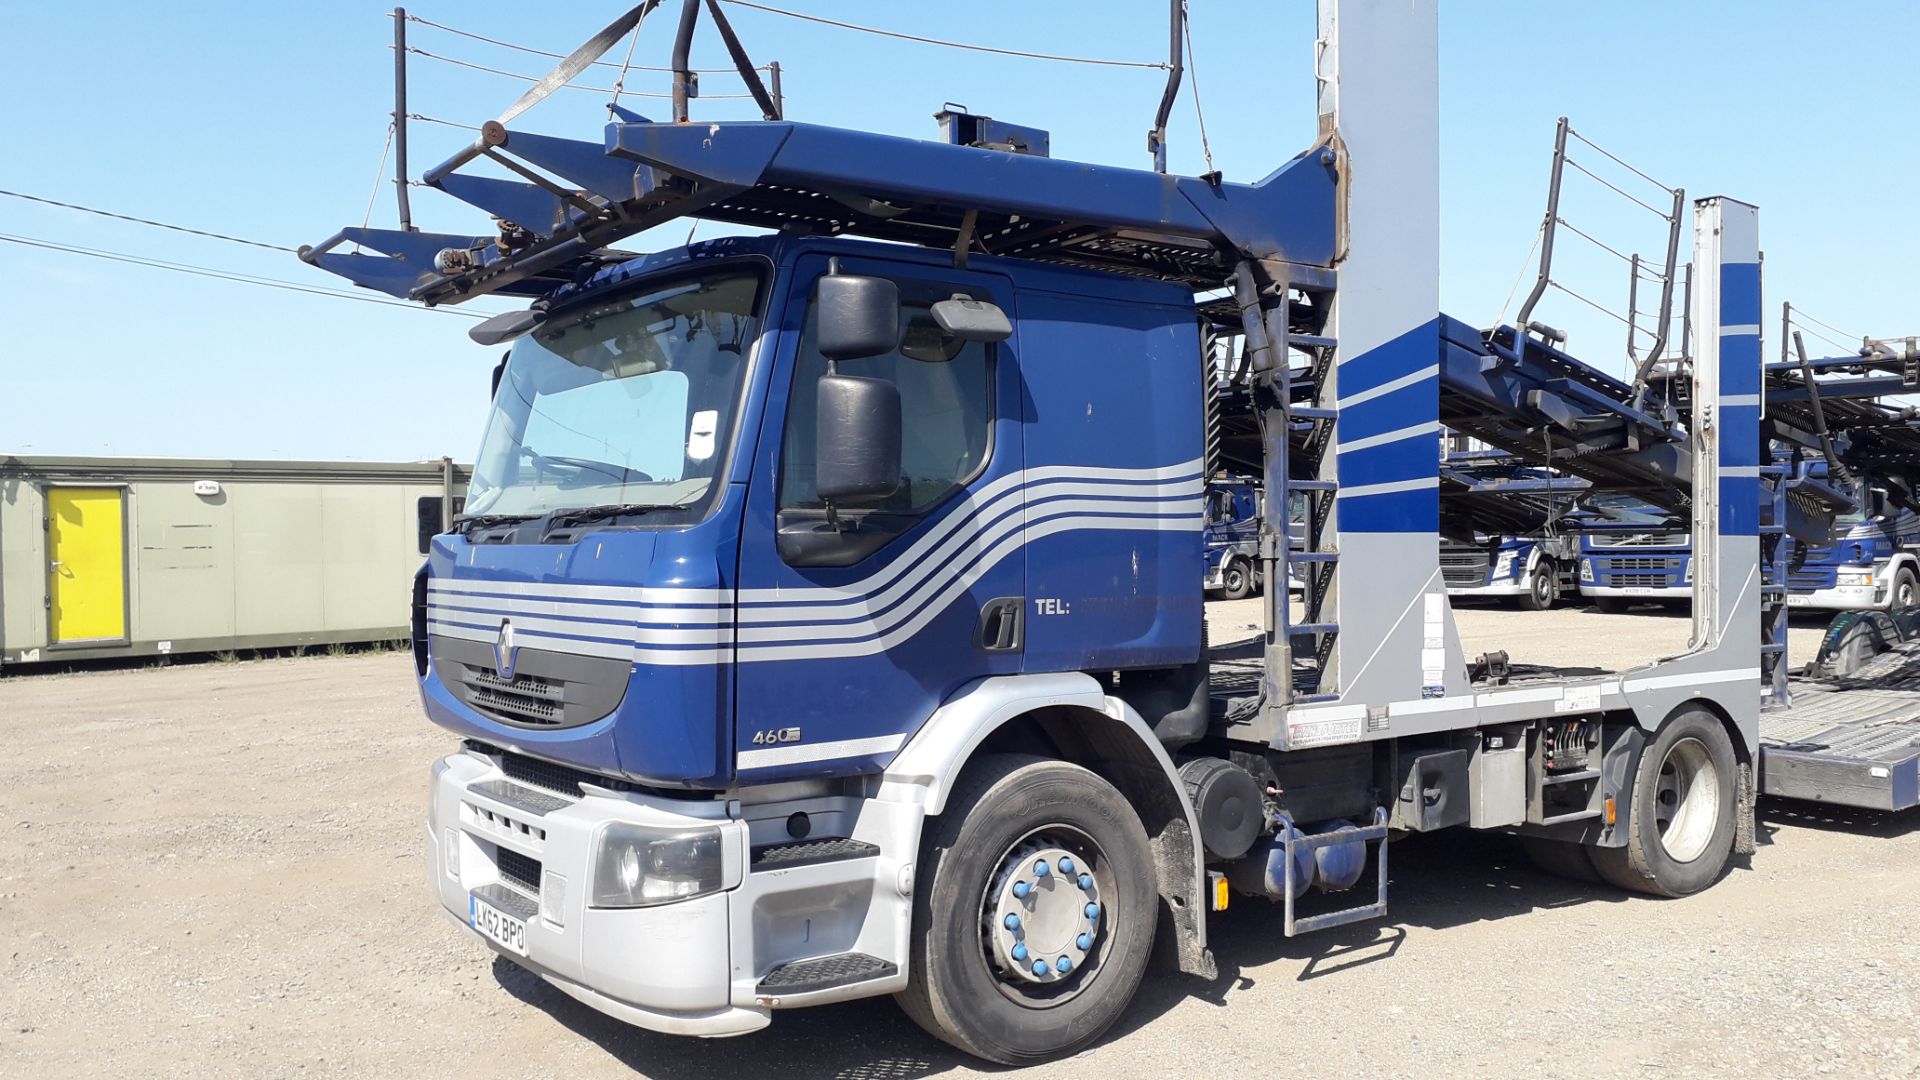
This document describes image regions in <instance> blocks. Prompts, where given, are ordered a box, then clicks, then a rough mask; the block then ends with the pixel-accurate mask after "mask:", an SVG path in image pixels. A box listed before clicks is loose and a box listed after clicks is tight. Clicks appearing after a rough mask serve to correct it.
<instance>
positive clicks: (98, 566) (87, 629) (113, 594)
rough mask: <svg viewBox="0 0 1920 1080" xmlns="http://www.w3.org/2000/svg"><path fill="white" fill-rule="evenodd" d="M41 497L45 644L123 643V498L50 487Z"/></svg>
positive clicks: (109, 492) (115, 491) (112, 491)
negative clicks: (44, 511) (44, 540)
mask: <svg viewBox="0 0 1920 1080" xmlns="http://www.w3.org/2000/svg"><path fill="white" fill-rule="evenodd" d="M46 498H47V637H48V641H49V642H51V643H52V644H55V645H66V644H73V643H76V642H98V643H112V642H118V641H125V640H126V639H127V528H126V493H125V492H124V491H122V490H121V489H120V488H79V487H54V488H48V489H47V494H46Z"/></svg>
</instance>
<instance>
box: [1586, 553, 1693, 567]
mask: <svg viewBox="0 0 1920 1080" xmlns="http://www.w3.org/2000/svg"><path fill="white" fill-rule="evenodd" d="M1602 565H1603V566H1605V568H1606V569H1608V570H1678V569H1679V568H1680V560H1679V559H1678V558H1676V557H1672V556H1667V555H1613V556H1609V557H1608V558H1607V559H1606V560H1605V562H1604V563H1603V564H1602Z"/></svg>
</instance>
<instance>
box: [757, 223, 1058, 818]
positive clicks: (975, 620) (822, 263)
mask: <svg viewBox="0 0 1920 1080" xmlns="http://www.w3.org/2000/svg"><path fill="white" fill-rule="evenodd" d="M839 263H840V270H841V272H844V273H849V274H869V275H873V276H877V277H885V278H889V279H892V280H893V281H894V282H895V283H896V284H897V285H898V286H899V291H900V298H901V307H902V311H901V319H900V323H901V327H902V336H901V343H900V345H899V347H897V348H896V349H895V350H894V351H892V352H890V353H888V354H886V355H883V356H877V357H871V358H867V359H861V360H843V361H840V362H839V363H838V365H837V370H838V372H839V373H840V374H843V375H854V376H862V377H868V378H876V379H884V380H887V381H889V382H891V383H892V384H893V385H894V387H895V388H897V389H898V391H899V394H900V401H901V473H902V479H901V483H900V485H899V487H898V488H897V489H896V490H895V491H894V492H892V493H891V494H888V495H885V496H882V497H878V498H875V499H872V500H868V501H864V502H862V503H861V504H859V505H848V506H835V507H832V508H831V515H832V518H831V521H830V520H829V508H828V507H826V506H825V505H823V503H822V501H821V500H820V499H819V498H818V496H817V494H816V491H815V487H814V480H815V475H814V473H815V470H814V462H815V454H816V452H817V450H818V446H817V441H816V436H815V426H816V425H815V409H816V407H817V395H816V383H817V380H818V379H819V378H820V376H821V375H822V374H824V373H826V371H827V364H826V362H825V361H824V360H823V359H822V358H821V357H820V355H819V352H818V350H817V349H816V348H815V316H814V313H813V311H812V305H811V303H810V301H811V298H812V295H813V289H814V284H815V282H816V280H817V279H818V278H819V277H820V276H821V275H822V274H824V273H826V272H827V262H826V259H825V258H824V257H822V256H804V257H802V258H801V259H800V260H798V263H797V266H796V273H795V274H794V275H793V276H792V278H791V279H790V281H791V282H792V284H791V286H790V289H791V291H790V293H789V295H788V296H787V297H786V303H785V305H784V311H785V314H784V316H783V317H782V325H781V334H780V345H779V347H778V349H777V351H776V358H775V366H774V369H773V372H772V377H771V382H770V385H769V392H768V397H767V407H766V409H765V412H764V421H763V426H762V430H761V433H760V438H759V441H758V446H757V447H756V448H755V451H754V454H755V457H754V468H753V474H752V482H751V490H750V492H749V494H748V504H747V511H746V523H745V526H744V528H743V530H742V537H741V544H740V572H739V577H738V580H739V593H738V600H737V607H736V611H737V616H738V630H737V636H736V657H737V666H736V668H735V679H736V692H737V698H736V700H737V702H738V706H737V712H736V724H735V765H736V768H737V769H738V770H739V772H740V774H741V779H742V780H743V781H764V780H769V779H778V778H781V777H786V776H793V777H800V776H821V775H843V774H850V773H861V772H871V771H873V770H874V769H876V768H878V767H880V766H881V765H882V764H883V763H884V762H885V761H887V760H888V759H890V758H891V757H892V755H893V753H894V752H895V751H896V750H898V749H899V748H900V747H901V746H902V745H904V743H905V742H906V739H907V738H908V736H909V735H911V733H912V732H913V731H914V730H916V729H917V728H918V727H919V725H920V724H921V723H922V722H924V721H925V720H926V719H927V717H928V716H930V715H931V714H932V713H933V711H934V710H935V709H936V708H938V707H939V706H940V704H941V703H942V702H943V701H944V700H946V699H947V698H948V697H949V696H950V695H951V694H952V693H953V692H954V691H956V690H957V689H959V688H960V687H961V686H962V685H964V684H965V683H967V682H969V681H971V680H973V679H976V678H979V677H981V676H984V675H992V674H1001V673H1013V672H1017V671H1019V670H1020V665H1021V650H1022V645H1023V634H1022V630H1023V628H1024V625H1025V615H1026V612H1025V607H1026V605H1025V603H1024V587H1023V579H1024V569H1023V565H1022V560H1021V555H1020V546H1021V543H1022V511H1021V505H1022V493H1021V483H1022V480H1023V463H1022V447H1021V426H1020V416H1021V391H1020V377H1019V373H1018V355H1017V347H1016V340H1017V337H1016V338H1015V339H1009V340H1006V341H1002V342H998V343H992V344H988V343H982V342H966V341H960V340H958V339H954V338H951V337H948V336H946V335H945V334H944V333H943V332H942V331H940V329H939V327H938V326H937V325H936V324H935V323H934V320H933V318H932V316H931V312H930V309H931V306H932V304H934V303H935V302H937V301H940V300H945V299H948V298H951V297H953V296H955V295H956V294H960V295H965V296H968V297H970V298H972V299H976V300H990V301H992V302H993V303H995V304H998V305H999V306H1000V308H1001V309H1002V310H1003V311H1005V312H1006V313H1007V314H1008V315H1009V317H1011V316H1012V314H1013V291H1012V288H1011V284H1010V283H1009V282H1008V281H1007V280H1006V279H1005V278H1003V277H1000V276H998V275H991V274H982V273H974V272H967V271H957V270H951V269H947V268H944V267H939V266H925V265H920V264H908V263H892V262H888V261H884V260H873V259H855V258H845V257H842V258H841V259H840V260H839Z"/></svg>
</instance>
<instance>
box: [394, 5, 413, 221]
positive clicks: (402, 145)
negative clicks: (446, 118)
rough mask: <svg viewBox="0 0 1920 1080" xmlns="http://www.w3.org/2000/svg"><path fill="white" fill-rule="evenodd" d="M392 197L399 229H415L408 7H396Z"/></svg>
mask: <svg viewBox="0 0 1920 1080" xmlns="http://www.w3.org/2000/svg"><path fill="white" fill-rule="evenodd" d="M393 196H394V199H395V200H396V201H398V202H399V204H400V228H401V229H402V230H404V231H406V232H412V231H413V206H412V204H411V203H410V202H409V200H408V197H407V9H406V8H403V7H397V8H394V9H393Z"/></svg>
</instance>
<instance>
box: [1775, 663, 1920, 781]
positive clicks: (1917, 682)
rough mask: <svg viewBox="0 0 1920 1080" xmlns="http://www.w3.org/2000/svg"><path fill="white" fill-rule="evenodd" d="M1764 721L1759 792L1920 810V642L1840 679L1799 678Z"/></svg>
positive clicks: (1862, 666) (1867, 664)
mask: <svg viewBox="0 0 1920 1080" xmlns="http://www.w3.org/2000/svg"><path fill="white" fill-rule="evenodd" d="M1791 685H1792V688H1793V701H1792V704H1791V705H1789V706H1788V707H1787V708H1785V709H1780V710H1776V711H1772V712H1767V713H1762V714H1761V718H1760V744H1761V747H1760V790H1761V792H1762V793H1764V794H1767V795H1782V796H1785V797H1787V798H1791V799H1807V800H1810V801H1813V802H1825V803H1839V804H1841V805H1843V806H1861V807H1867V808H1869V809H1874V810H1904V809H1906V808H1908V807H1911V806H1916V805H1920V639H1916V640H1911V641H1904V642H1901V643H1899V644H1897V645H1895V646H1893V647H1892V648H1891V649H1889V650H1888V651H1886V652H1883V653H1880V654H1879V655H1877V656H1874V657H1873V658H1871V659H1869V660H1867V661H1866V662H1865V663H1864V664H1862V665H1860V667H1859V668H1858V669H1856V670H1855V671H1854V672H1853V673H1852V674H1851V675H1847V676H1844V677H1840V678H1796V679H1794V680H1793V682H1792V684H1791Z"/></svg>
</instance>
